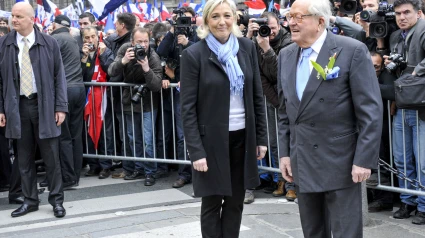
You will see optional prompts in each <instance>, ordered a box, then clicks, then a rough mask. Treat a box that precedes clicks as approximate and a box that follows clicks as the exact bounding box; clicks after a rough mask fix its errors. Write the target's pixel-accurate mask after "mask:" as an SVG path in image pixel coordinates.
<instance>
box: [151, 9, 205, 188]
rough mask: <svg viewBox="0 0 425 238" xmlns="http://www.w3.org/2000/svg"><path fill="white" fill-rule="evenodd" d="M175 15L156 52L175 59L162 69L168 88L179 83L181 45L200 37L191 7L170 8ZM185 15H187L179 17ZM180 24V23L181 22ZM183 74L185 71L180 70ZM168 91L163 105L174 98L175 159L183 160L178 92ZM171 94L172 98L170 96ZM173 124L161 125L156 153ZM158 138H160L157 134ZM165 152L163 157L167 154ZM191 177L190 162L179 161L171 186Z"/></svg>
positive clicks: (163, 167) (165, 57)
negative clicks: (160, 134) (180, 162)
mask: <svg viewBox="0 0 425 238" xmlns="http://www.w3.org/2000/svg"><path fill="white" fill-rule="evenodd" d="M173 13H174V14H177V15H176V16H175V18H173V19H174V22H173V23H172V27H171V29H170V31H169V32H168V33H167V34H166V35H165V37H164V39H162V42H161V44H159V46H158V48H157V52H158V55H159V56H161V58H164V59H167V61H168V62H170V61H175V63H173V64H175V66H173V67H169V66H170V65H169V64H168V65H166V66H165V68H164V69H165V71H164V76H165V77H164V80H162V87H163V88H164V89H167V88H169V84H170V83H178V84H179V85H180V54H181V51H180V50H183V49H186V48H187V47H189V46H191V45H193V44H194V43H195V42H197V41H199V38H198V36H197V34H196V26H193V25H192V26H188V25H191V24H192V21H191V20H190V21H189V19H187V18H192V17H193V16H195V12H194V11H193V9H192V8H190V7H182V8H179V9H177V10H174V11H173ZM182 17H186V18H182ZM182 19H184V22H183V23H184V24H182ZM182 25H183V26H182ZM183 74H184V72H183ZM170 91H171V93H169V94H168V92H167V91H164V94H163V96H164V104H165V105H164V108H167V107H168V108H171V100H173V102H174V120H175V122H176V135H177V159H178V160H184V158H185V154H186V151H185V149H184V135H183V123H182V120H181V115H180V92H179V91H178V90H177V89H176V88H171V89H170ZM171 97H173V98H171ZM168 119H169V118H165V117H164V121H167V120H168ZM172 128H173V127H170V128H167V127H165V128H163V130H164V134H165V138H162V140H159V141H158V151H161V152H158V154H159V156H161V155H162V153H163V152H162V151H163V148H162V145H163V144H166V143H167V141H169V140H171V136H170V135H172V134H173V133H172ZM159 139H161V138H159ZM166 154H167V153H165V155H163V157H162V158H166ZM167 169H168V168H167V167H166V166H161V170H162V172H163V173H166V170H167ZM191 180H192V170H191V166H190V165H180V166H179V177H178V178H177V180H176V181H175V182H174V183H173V185H172V186H173V187H174V188H181V187H183V186H184V185H185V184H188V183H190V182H191Z"/></svg>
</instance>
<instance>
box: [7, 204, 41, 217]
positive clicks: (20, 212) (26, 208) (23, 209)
mask: <svg viewBox="0 0 425 238" xmlns="http://www.w3.org/2000/svg"><path fill="white" fill-rule="evenodd" d="M37 210H38V205H28V204H26V203H24V204H22V205H21V206H20V207H19V208H18V209H16V210H15V211H13V212H12V214H11V215H12V217H20V216H24V215H26V214H27V213H30V212H35V211H37Z"/></svg>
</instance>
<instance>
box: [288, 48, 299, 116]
mask: <svg viewBox="0 0 425 238" xmlns="http://www.w3.org/2000/svg"><path fill="white" fill-rule="evenodd" d="M299 52H300V47H297V48H296V50H294V51H291V53H290V54H289V55H288V57H286V62H285V64H284V65H287V67H286V68H287V69H288V71H287V72H288V73H289V75H288V79H289V83H288V87H289V88H288V90H287V91H288V92H289V93H290V94H291V95H288V97H291V98H293V100H291V102H294V106H295V107H296V108H298V107H299V106H300V100H299V99H298V95H297V68H298V59H299V54H300V53H299ZM284 73H285V72H284Z"/></svg>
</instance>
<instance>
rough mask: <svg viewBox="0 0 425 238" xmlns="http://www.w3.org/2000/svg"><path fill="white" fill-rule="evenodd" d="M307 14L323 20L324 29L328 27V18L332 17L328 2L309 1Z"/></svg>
mask: <svg viewBox="0 0 425 238" xmlns="http://www.w3.org/2000/svg"><path fill="white" fill-rule="evenodd" d="M309 2H310V6H309V7H308V12H309V13H311V14H315V15H316V16H318V17H323V18H325V28H327V27H329V18H330V17H331V16H332V11H331V3H330V1H329V0H310V1H309Z"/></svg>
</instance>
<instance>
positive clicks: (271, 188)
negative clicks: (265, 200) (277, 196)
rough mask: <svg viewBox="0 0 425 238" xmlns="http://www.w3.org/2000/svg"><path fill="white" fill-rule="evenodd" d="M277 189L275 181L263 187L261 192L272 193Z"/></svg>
mask: <svg viewBox="0 0 425 238" xmlns="http://www.w3.org/2000/svg"><path fill="white" fill-rule="evenodd" d="M276 189H277V183H275V182H271V183H270V185H269V186H268V187H265V188H263V192H264V193H267V194H271V193H273V192H274V191H275V190H276Z"/></svg>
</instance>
